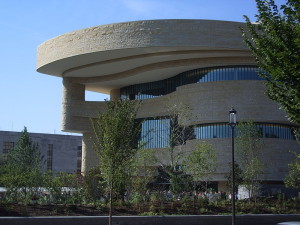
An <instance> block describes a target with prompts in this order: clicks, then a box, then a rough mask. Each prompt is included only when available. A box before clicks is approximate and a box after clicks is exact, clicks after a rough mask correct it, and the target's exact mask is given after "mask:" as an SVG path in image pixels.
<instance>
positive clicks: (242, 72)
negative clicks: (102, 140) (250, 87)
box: [120, 66, 263, 100]
mask: <svg viewBox="0 0 300 225" xmlns="http://www.w3.org/2000/svg"><path fill="white" fill-rule="evenodd" d="M259 72H262V70H260V69H259V68H257V67H255V66H227V67H210V68H200V69H194V70H190V71H186V72H183V73H180V74H178V75H176V76H174V77H171V78H168V79H165V80H160V81H155V82H149V83H143V84H135V85H131V86H127V87H123V88H121V90H120V97H121V99H130V100H133V99H139V100H143V99H149V98H155V97H159V96H163V95H166V94H169V93H172V92H174V91H175V90H176V88H177V87H179V86H182V85H186V84H193V83H202V82H214V81H224V80H263V79H262V78H261V77H259V75H258V73H259Z"/></svg>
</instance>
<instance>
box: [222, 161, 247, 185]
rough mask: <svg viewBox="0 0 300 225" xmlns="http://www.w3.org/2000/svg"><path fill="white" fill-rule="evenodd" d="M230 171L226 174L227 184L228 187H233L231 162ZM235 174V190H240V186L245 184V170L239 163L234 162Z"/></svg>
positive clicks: (230, 164)
mask: <svg viewBox="0 0 300 225" xmlns="http://www.w3.org/2000/svg"><path fill="white" fill-rule="evenodd" d="M229 167H230V171H229V172H228V173H227V174H226V176H225V178H226V179H227V182H226V186H227V188H228V189H231V188H232V163H229ZM234 174H235V190H238V187H239V186H240V185H241V184H243V181H244V180H243V171H242V169H241V167H240V166H239V164H237V163H234Z"/></svg>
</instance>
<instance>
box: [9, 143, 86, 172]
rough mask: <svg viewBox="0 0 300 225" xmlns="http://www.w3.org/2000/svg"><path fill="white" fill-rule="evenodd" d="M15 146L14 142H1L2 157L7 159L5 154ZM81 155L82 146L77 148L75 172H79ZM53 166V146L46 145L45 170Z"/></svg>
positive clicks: (49, 169) (50, 169)
mask: <svg viewBox="0 0 300 225" xmlns="http://www.w3.org/2000/svg"><path fill="white" fill-rule="evenodd" d="M14 146H15V143H14V142H8V141H5V142H3V157H4V159H6V158H7V154H8V152H9V151H10V150H12V149H13V148H14ZM81 154H82V146H78V147H77V168H76V169H77V172H80V171H81ZM52 166H53V144H48V146H47V170H48V171H52Z"/></svg>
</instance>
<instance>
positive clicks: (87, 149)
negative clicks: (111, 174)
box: [81, 133, 99, 175]
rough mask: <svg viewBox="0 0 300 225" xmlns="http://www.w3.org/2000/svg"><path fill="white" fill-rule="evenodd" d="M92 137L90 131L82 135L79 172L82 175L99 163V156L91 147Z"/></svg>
mask: <svg viewBox="0 0 300 225" xmlns="http://www.w3.org/2000/svg"><path fill="white" fill-rule="evenodd" d="M93 138H94V135H93V134H92V133H84V134H83V137H82V164H81V172H82V174H83V175H85V174H86V173H87V172H88V171H89V170H90V169H91V168H93V167H95V166H97V165H98V164H99V157H98V155H97V154H96V152H95V150H94V148H93Z"/></svg>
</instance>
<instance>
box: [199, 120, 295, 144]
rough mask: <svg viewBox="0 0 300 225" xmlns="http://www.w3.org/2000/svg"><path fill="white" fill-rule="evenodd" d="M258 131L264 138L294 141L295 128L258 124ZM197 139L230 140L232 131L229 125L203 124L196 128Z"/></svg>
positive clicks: (237, 128)
mask: <svg viewBox="0 0 300 225" xmlns="http://www.w3.org/2000/svg"><path fill="white" fill-rule="evenodd" d="M255 126H256V129H257V131H258V132H259V133H260V135H261V137H262V138H280V139H289V140H294V139H295V135H294V132H293V129H294V128H295V127H293V126H289V125H284V124H268V123H256V124H255ZM194 132H195V136H196V139H208V138H229V137H231V129H230V127H229V126H228V124H227V123H215V124H203V125H198V126H196V127H194ZM238 133H239V127H238V126H237V127H236V135H235V136H237V135H238Z"/></svg>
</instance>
